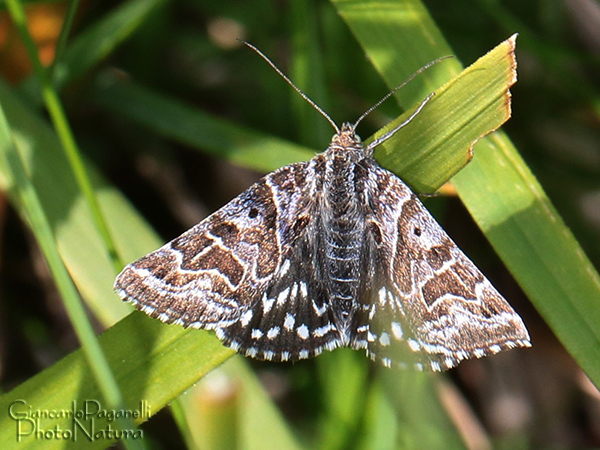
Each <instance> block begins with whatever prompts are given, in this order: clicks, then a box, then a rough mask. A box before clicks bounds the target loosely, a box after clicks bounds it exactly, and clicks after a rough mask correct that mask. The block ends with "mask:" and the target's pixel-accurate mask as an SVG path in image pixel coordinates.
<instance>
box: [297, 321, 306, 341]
mask: <svg viewBox="0 0 600 450" xmlns="http://www.w3.org/2000/svg"><path fill="white" fill-rule="evenodd" d="M296 333H298V337H299V338H300V339H308V327H307V326H306V325H304V324H302V325H300V326H299V327H298V329H297V330H296Z"/></svg>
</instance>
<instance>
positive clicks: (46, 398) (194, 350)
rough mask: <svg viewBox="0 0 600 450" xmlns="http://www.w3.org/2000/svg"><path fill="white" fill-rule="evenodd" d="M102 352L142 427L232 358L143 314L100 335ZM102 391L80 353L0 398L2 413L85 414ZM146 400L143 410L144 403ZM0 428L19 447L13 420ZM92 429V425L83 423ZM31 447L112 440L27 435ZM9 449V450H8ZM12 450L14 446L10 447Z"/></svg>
mask: <svg viewBox="0 0 600 450" xmlns="http://www.w3.org/2000/svg"><path fill="white" fill-rule="evenodd" d="M99 341H100V344H101V346H102V351H103V353H104V354H105V355H106V358H107V360H108V362H109V365H110V367H111V369H112V371H113V373H114V374H115V376H116V379H117V382H118V384H119V386H120V388H121V390H122V392H123V395H124V400H125V405H126V409H129V410H144V411H145V413H144V415H143V416H142V417H139V418H136V419H135V422H136V423H137V424H140V423H141V422H143V421H145V420H147V419H148V416H149V415H152V414H155V413H156V412H157V411H159V410H160V409H161V408H163V407H164V406H166V405H167V404H168V403H169V402H170V401H171V400H172V399H173V398H174V396H176V395H178V394H180V393H182V392H183V391H184V390H186V389H187V388H188V387H189V386H191V385H192V384H193V383H195V382H196V381H197V380H198V379H199V378H201V377H202V376H203V375H205V374H206V373H208V372H209V371H210V370H212V369H214V368H215V367H217V366H218V365H219V364H221V363H222V362H223V361H224V360H225V359H227V358H229V357H230V356H231V354H232V353H233V351H231V350H229V349H226V348H224V347H223V346H222V345H221V344H220V343H219V341H218V340H217V339H215V338H214V336H212V335H211V334H210V333H208V332H203V331H197V330H187V331H186V330H184V329H182V328H181V327H169V326H165V325H164V324H162V323H160V322H159V321H157V320H153V319H150V318H149V317H146V316H145V315H144V314H142V313H134V314H131V315H129V316H128V317H127V318H125V319H124V320H122V321H121V322H120V323H119V324H118V325H115V326H114V327H112V328H111V329H109V330H108V331H106V332H104V333H103V334H102V335H101V336H100V339H99ZM99 394H100V393H99V392H98V390H97V387H96V384H95V383H94V379H93V376H92V374H91V373H90V371H89V367H88V365H87V364H86V362H85V359H84V357H83V354H82V352H81V351H76V352H73V353H71V354H70V355H69V356H67V357H66V358H64V359H62V360H61V361H59V362H58V363H56V364H54V365H53V366H52V367H50V368H48V369H46V370H44V371H43V372H42V373H40V374H38V375H36V376H35V377H33V378H31V379H29V380H28V381H26V382H25V383H23V384H22V385H20V386H18V387H17V388H15V389H13V390H12V391H10V392H9V393H7V394H4V395H3V396H2V397H1V398H0V408H2V410H3V411H8V408H9V406H10V405H11V404H12V403H13V402H14V401H15V400H17V399H25V400H26V401H27V404H28V405H31V406H32V407H34V408H35V409H40V410H71V408H72V402H73V401H76V406H77V407H76V409H81V408H82V405H84V402H85V400H90V399H92V400H93V399H98V398H99ZM141 401H146V402H147V403H145V406H143V407H140V402H141ZM9 420H10V422H7V425H6V426H3V427H0V439H1V440H2V442H3V443H6V444H8V445H11V446H13V447H14V448H15V449H17V448H21V447H20V445H22V443H17V442H16V441H15V436H16V422H13V421H12V420H11V419H9ZM72 422H73V421H72V419H70V418H48V419H46V420H44V421H42V424H43V427H44V429H50V428H54V427H56V426H57V425H58V426H59V427H60V428H61V429H71V428H72V425H73V424H72ZM109 423H110V422H108V421H107V420H103V419H102V418H95V420H94V426H95V427H96V429H106V427H107V426H108V425H109ZM9 425H10V426H9ZM84 425H85V426H87V427H89V426H90V425H91V421H87V422H85V423H84ZM24 439H26V440H24V441H23V442H25V443H27V444H28V446H29V447H28V448H32V449H34V448H44V449H50V448H61V449H62V448H77V449H84V448H85V449H100V448H105V447H106V446H107V445H109V444H110V442H111V441H114V439H108V438H102V439H98V440H93V441H90V440H88V439H87V438H85V437H84V436H83V434H79V435H78V438H77V439H75V440H72V441H61V440H48V441H45V440H37V439H35V438H33V437H31V436H29V437H28V438H27V437H25V436H24ZM5 448H9V447H5ZM11 448H12V447H11Z"/></svg>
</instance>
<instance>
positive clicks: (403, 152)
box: [375, 36, 516, 193]
mask: <svg viewBox="0 0 600 450" xmlns="http://www.w3.org/2000/svg"><path fill="white" fill-rule="evenodd" d="M515 40H516V36H513V37H512V38H510V39H509V40H507V41H505V42H503V43H502V44H500V45H498V46H497V47H496V48H494V49H493V50H491V51H490V52H489V53H487V54H486V55H484V56H482V57H481V58H479V59H478V60H477V61H476V62H475V63H473V64H472V65H470V66H469V67H467V68H466V69H465V70H463V71H462V72H461V73H460V74H459V75H458V76H456V77H455V78H453V79H452V80H451V81H449V82H448V83H446V84H445V85H444V86H442V87H441V88H439V89H437V90H436V91H435V94H436V95H435V96H434V97H433V98H432V99H431V100H430V101H429V103H427V105H426V106H425V107H424V108H423V110H422V111H421V112H420V113H419V114H418V115H417V116H416V117H415V118H414V119H413V120H412V121H411V122H410V124H409V125H407V126H405V127H404V128H402V129H401V130H399V131H398V132H397V133H396V134H395V135H394V136H393V137H392V138H391V139H389V140H388V141H386V142H385V143H384V144H383V145H380V146H378V147H377V148H376V149H375V157H376V158H377V160H378V161H379V163H380V164H381V165H383V166H384V167H393V168H394V170H395V171H397V173H399V174H402V177H403V179H404V181H406V182H407V183H408V184H409V185H411V186H412V187H413V188H414V189H415V190H416V191H417V192H420V193H433V192H435V191H437V190H438V189H439V187H440V186H441V185H442V184H444V183H445V182H446V181H448V180H449V179H450V177H451V176H453V175H454V174H456V173H457V172H458V171H459V170H460V169H462V168H463V167H464V166H465V165H466V164H467V163H468V162H469V161H470V160H471V159H472V157H473V152H472V147H473V145H474V143H475V142H476V141H477V140H479V139H480V138H481V137H483V136H484V135H486V134H488V133H490V132H491V131H493V130H496V129H497V128H499V127H500V126H501V125H502V124H503V123H504V122H506V120H508V118H509V117H510V93H509V91H508V89H509V88H510V86H512V85H513V84H514V82H515V81H516V72H515V68H516V62H515V57H514V49H515ZM446 62H447V61H442V62H440V63H438V65H440V66H442V65H444V64H446ZM439 69H443V67H440V68H439ZM403 117H404V116H403ZM402 120H404V119H403V118H399V119H397V120H395V121H393V122H392V123H390V124H389V125H388V126H386V127H385V129H384V130H382V131H387V130H391V129H393V128H394V127H396V126H398V124H400V123H401V122H402ZM432 128H435V132H432ZM380 134H382V133H378V135H380ZM425 174H427V176H425ZM422 180H427V183H424V182H423V181H422Z"/></svg>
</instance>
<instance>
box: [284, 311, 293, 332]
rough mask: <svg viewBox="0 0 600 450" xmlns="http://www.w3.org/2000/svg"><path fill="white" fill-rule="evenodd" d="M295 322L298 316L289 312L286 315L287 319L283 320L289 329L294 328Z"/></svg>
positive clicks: (285, 326)
mask: <svg viewBox="0 0 600 450" xmlns="http://www.w3.org/2000/svg"><path fill="white" fill-rule="evenodd" d="M295 323H296V318H295V317H294V316H293V314H290V313H287V314H286V315H285V321H284V322H283V328H285V329H286V330H288V331H289V330H291V329H293V328H294V324H295Z"/></svg>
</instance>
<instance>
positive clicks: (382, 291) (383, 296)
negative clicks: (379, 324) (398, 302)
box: [379, 287, 387, 306]
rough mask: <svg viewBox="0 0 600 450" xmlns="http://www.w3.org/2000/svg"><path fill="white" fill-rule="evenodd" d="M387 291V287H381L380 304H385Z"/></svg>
mask: <svg viewBox="0 0 600 450" xmlns="http://www.w3.org/2000/svg"><path fill="white" fill-rule="evenodd" d="M386 292H387V289H386V288H385V287H382V288H381V289H379V304H380V305H381V306H383V305H385V294H386Z"/></svg>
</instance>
